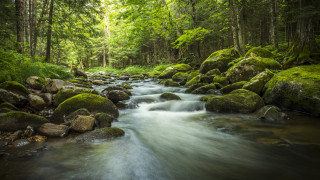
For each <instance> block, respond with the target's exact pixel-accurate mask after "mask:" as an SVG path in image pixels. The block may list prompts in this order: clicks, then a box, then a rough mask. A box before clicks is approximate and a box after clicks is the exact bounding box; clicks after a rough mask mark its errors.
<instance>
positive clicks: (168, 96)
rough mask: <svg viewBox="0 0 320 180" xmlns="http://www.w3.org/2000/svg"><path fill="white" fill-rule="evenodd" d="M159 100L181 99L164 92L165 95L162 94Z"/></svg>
mask: <svg viewBox="0 0 320 180" xmlns="http://www.w3.org/2000/svg"><path fill="white" fill-rule="evenodd" d="M160 99H164V100H169V101H170V100H181V98H180V97H179V96H178V95H176V94H173V93H171V92H166V93H163V94H161V95H160Z"/></svg>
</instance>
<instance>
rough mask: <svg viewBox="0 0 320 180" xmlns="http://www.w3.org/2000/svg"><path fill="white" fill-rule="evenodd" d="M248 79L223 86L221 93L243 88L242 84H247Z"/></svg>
mask: <svg viewBox="0 0 320 180" xmlns="http://www.w3.org/2000/svg"><path fill="white" fill-rule="evenodd" d="M247 82H248V81H240V82H236V83H233V84H229V85H227V86H225V87H223V88H221V90H220V91H221V93H222V94H228V93H229V92H231V91H233V90H236V89H241V88H242V86H243V85H244V84H246V83H247Z"/></svg>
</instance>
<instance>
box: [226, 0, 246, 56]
mask: <svg viewBox="0 0 320 180" xmlns="http://www.w3.org/2000/svg"><path fill="white" fill-rule="evenodd" d="M229 8H230V10H229V13H230V19H231V27H232V37H233V45H234V49H235V50H236V52H237V53H238V54H239V55H240V56H244V53H243V52H242V50H241V49H240V45H239V28H238V26H237V17H236V14H235V9H234V5H233V0H229Z"/></svg>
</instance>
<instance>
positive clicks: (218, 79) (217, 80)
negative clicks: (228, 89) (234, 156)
mask: <svg viewBox="0 0 320 180" xmlns="http://www.w3.org/2000/svg"><path fill="white" fill-rule="evenodd" d="M213 83H219V84H222V85H224V86H226V85H228V84H229V81H228V79H227V78H226V77H219V76H216V77H214V78H213Z"/></svg>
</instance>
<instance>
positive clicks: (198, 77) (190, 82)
mask: <svg viewBox="0 0 320 180" xmlns="http://www.w3.org/2000/svg"><path fill="white" fill-rule="evenodd" d="M199 82H200V75H197V76H195V77H193V78H192V79H191V80H189V81H188V82H187V83H186V84H185V85H184V87H190V86H192V85H195V84H197V83H199Z"/></svg>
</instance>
